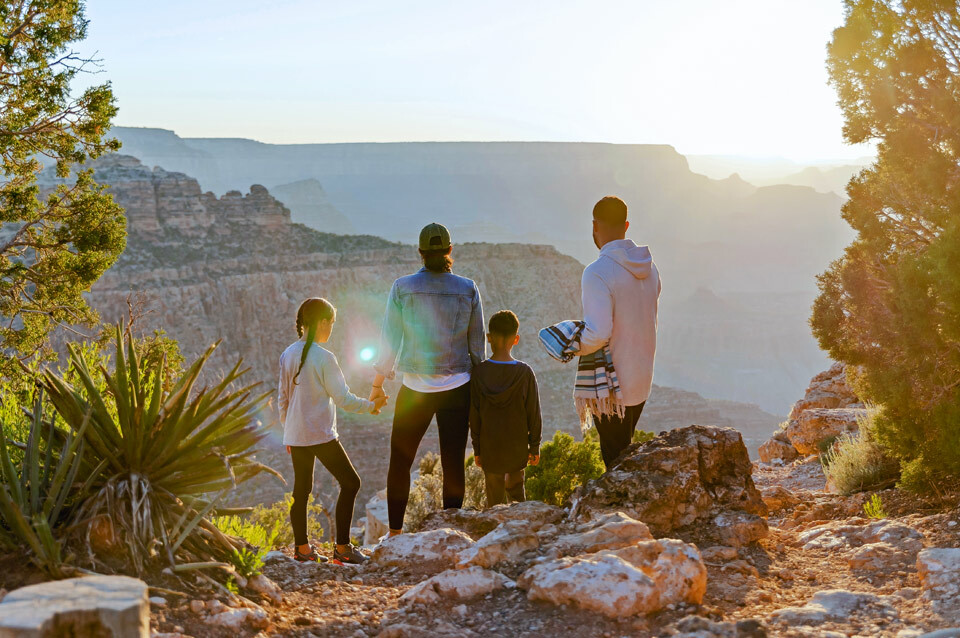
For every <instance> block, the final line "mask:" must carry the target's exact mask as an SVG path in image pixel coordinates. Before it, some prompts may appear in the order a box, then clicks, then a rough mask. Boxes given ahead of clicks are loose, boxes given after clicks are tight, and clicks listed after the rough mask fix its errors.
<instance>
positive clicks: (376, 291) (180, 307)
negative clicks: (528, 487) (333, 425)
mask: <svg viewBox="0 0 960 638" xmlns="http://www.w3.org/2000/svg"><path fill="white" fill-rule="evenodd" d="M95 172H96V178H97V180H98V181H99V182H100V183H103V184H108V185H109V187H110V192H111V193H112V194H113V196H114V198H115V199H116V200H117V202H118V203H120V204H121V205H122V206H123V207H124V208H125V209H126V211H127V216H128V221H129V225H128V231H129V236H128V242H127V250H126V252H125V253H124V254H123V256H122V257H121V258H120V260H119V261H118V263H117V264H116V265H115V266H114V267H113V268H112V269H111V270H110V271H108V272H107V273H106V274H105V275H104V277H103V278H102V279H101V280H100V281H99V282H98V283H97V284H96V286H95V287H94V288H93V290H92V292H91V294H90V299H91V303H92V304H93V305H94V307H96V308H97V309H98V310H99V311H100V312H101V314H102V316H103V318H104V319H105V320H108V321H112V320H116V319H119V318H120V317H122V316H123V314H124V313H125V312H126V310H127V299H128V298H129V297H130V296H131V295H132V294H135V295H137V296H138V297H139V298H140V300H141V301H142V303H143V309H144V310H145V311H146V315H145V316H144V318H143V319H142V320H141V321H142V323H141V329H142V330H149V329H152V328H154V327H156V328H159V327H162V328H163V329H165V330H166V331H167V333H168V334H170V335H171V336H172V337H174V338H176V339H177V340H178V341H179V342H180V345H181V348H182V349H183V351H184V352H185V354H187V355H188V357H189V356H195V355H197V354H199V353H200V352H202V351H203V350H204V349H205V348H206V347H207V346H208V345H209V344H211V343H213V342H215V341H217V340H222V345H221V347H220V349H219V352H218V354H217V356H216V358H215V360H214V363H215V365H216V366H224V365H226V364H227V363H232V362H233V361H235V360H236V359H237V358H238V357H243V359H244V361H245V364H246V365H248V366H250V367H251V376H252V378H255V379H256V380H259V381H263V382H265V383H267V384H269V385H272V384H273V383H274V381H275V373H276V371H275V368H276V362H277V358H278V357H279V354H280V352H282V350H283V349H284V348H285V347H286V346H287V345H288V344H289V343H290V342H292V341H293V340H295V339H296V332H295V329H294V318H295V315H296V310H297V307H298V305H299V304H300V302H301V301H302V300H303V299H305V298H307V297H311V296H323V297H326V298H328V299H330V300H331V301H332V302H333V303H334V304H335V305H336V306H337V307H338V309H339V317H338V323H337V326H336V328H335V330H334V334H333V339H332V341H331V344H330V348H331V350H333V351H334V352H336V353H337V355H338V357H339V359H340V362H341V365H342V366H343V368H344V371H345V373H346V374H347V377H348V380H349V381H350V382H351V383H353V384H355V386H356V389H357V390H358V391H363V389H364V388H365V384H368V383H369V380H370V377H371V375H372V370H371V366H370V362H368V361H363V360H362V359H361V356H360V353H361V351H362V350H364V349H365V348H374V349H375V348H376V347H377V345H378V340H379V327H380V321H381V318H382V314H383V308H384V303H385V300H386V295H387V292H388V291H389V288H390V285H391V284H392V282H393V280H394V279H395V278H396V277H399V276H401V275H404V274H408V273H410V272H413V271H415V270H417V269H418V268H419V267H420V264H419V258H418V255H417V253H416V250H415V248H414V247H412V246H407V245H402V244H397V243H394V242H389V241H386V240H383V239H380V238H378V237H373V236H369V235H333V234H329V233H322V232H318V231H316V230H313V229H311V228H308V227H306V226H302V225H300V224H296V223H292V222H291V221H290V213H289V211H288V210H287V209H286V207H285V206H284V205H283V204H281V203H280V202H278V201H277V200H276V199H275V198H274V197H273V196H272V195H271V194H270V193H268V192H267V190H266V189H265V188H263V187H262V186H257V185H254V186H251V188H250V192H249V193H247V194H241V193H239V192H235V191H234V192H228V193H226V194H224V195H223V196H221V197H219V198H218V197H216V196H215V195H213V194H212V193H205V192H203V191H202V189H201V188H200V186H199V184H198V183H197V181H196V180H195V179H193V178H191V177H189V176H187V175H184V174H183V173H176V172H170V171H166V170H164V169H162V168H149V167H147V166H144V165H143V164H142V163H141V162H139V160H137V159H135V158H133V157H129V156H123V155H112V156H110V157H106V158H103V159H101V160H99V161H98V162H97V163H96V164H95ZM55 181H56V180H53V179H49V178H48V181H47V184H48V185H52V183H53V182H55ZM414 230H415V229H414ZM454 257H455V258H456V265H455V270H456V271H457V272H458V273H460V274H463V275H465V276H467V277H470V278H472V279H474V280H475V281H476V282H477V285H478V287H479V288H480V293H481V295H482V298H483V302H484V311H485V314H486V315H487V316H489V314H490V313H492V312H494V311H496V310H500V309H502V308H510V309H512V310H514V311H515V312H516V313H517V314H518V315H519V317H520V320H521V342H520V345H519V346H518V348H517V349H516V351H515V354H516V355H517V356H518V357H519V358H521V359H523V360H526V361H528V362H530V363H531V364H532V365H533V366H534V368H535V369H536V371H537V373H538V375H539V377H540V380H541V394H542V396H543V403H544V413H545V415H546V417H547V419H548V429H549V428H554V427H558V428H561V429H567V430H569V431H576V430H577V420H576V415H575V413H574V411H573V408H572V402H571V401H570V388H571V387H572V375H573V374H574V372H575V371H574V369H573V368H572V367H571V366H562V365H561V364H558V363H557V362H555V361H553V360H552V359H550V358H549V357H548V356H547V355H546V354H545V353H544V352H543V351H542V349H541V348H540V347H539V345H538V344H537V337H536V332H537V330H538V329H539V328H541V327H543V326H545V325H548V324H550V323H553V322H555V321H558V320H560V319H568V318H574V317H577V316H578V315H579V314H580V299H579V295H580V286H579V284H580V274H581V271H582V268H583V266H582V264H580V263H579V262H577V261H576V260H575V259H573V258H571V257H567V256H565V255H563V254H561V253H559V252H558V251H557V250H556V249H554V248H553V247H549V246H538V245H529V244H463V245H457V246H456V248H455V253H454ZM691 421H698V422H708V423H717V424H720V425H737V426H740V427H742V426H743V425H745V424H750V425H753V426H755V427H758V428H760V429H764V428H765V429H766V431H769V430H770V429H772V428H773V426H774V425H775V424H776V423H777V422H778V419H777V417H774V416H772V415H769V414H766V413H764V412H763V411H761V410H759V409H758V408H756V407H755V406H749V405H745V404H737V403H732V402H731V403H727V402H718V401H708V400H706V399H704V398H703V397H701V396H699V395H696V394H694V393H688V392H683V391H680V390H674V389H672V388H661V387H658V388H657V389H656V391H655V396H654V397H653V398H652V399H651V401H650V404H649V405H648V409H647V413H646V414H645V415H644V419H643V422H642V424H641V426H642V427H646V428H647V429H652V430H663V429H669V428H671V427H676V426H679V425H683V424H685V423H689V422H691ZM748 429H750V428H748Z"/></svg>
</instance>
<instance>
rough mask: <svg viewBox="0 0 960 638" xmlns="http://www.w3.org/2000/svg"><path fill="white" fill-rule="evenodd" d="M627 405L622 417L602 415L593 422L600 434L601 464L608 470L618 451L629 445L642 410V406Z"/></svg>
mask: <svg viewBox="0 0 960 638" xmlns="http://www.w3.org/2000/svg"><path fill="white" fill-rule="evenodd" d="M644 405H646V401H644V402H643V403H641V404H640V405H630V406H627V409H626V412H625V413H624V415H623V418H622V419H621V418H620V417H616V416H615V417H609V416H602V417H600V418H599V419H596V420H595V421H594V422H595V423H596V424H597V434H599V435H600V454H601V455H602V456H603V465H604V466H605V467H606V468H607V469H608V470H609V469H610V468H611V467H612V466H613V462H614V461H616V460H617V457H618V456H620V453H621V452H623V450H624V449H625V448H626V447H627V446H628V445H630V441H632V440H633V433H634V432H635V431H636V430H637V421H639V420H640V414H641V413H642V412H643V406H644Z"/></svg>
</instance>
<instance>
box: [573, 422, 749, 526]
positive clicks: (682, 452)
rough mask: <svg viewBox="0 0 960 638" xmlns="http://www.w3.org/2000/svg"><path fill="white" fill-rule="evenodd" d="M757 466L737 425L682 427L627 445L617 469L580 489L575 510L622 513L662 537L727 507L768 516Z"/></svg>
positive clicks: (709, 518)
mask: <svg viewBox="0 0 960 638" xmlns="http://www.w3.org/2000/svg"><path fill="white" fill-rule="evenodd" d="M752 470H753V467H752V465H751V463H750V457H749V456H748V454H747V448H746V446H744V444H743V439H742V438H741V436H740V433H739V432H737V431H736V430H734V429H733V428H720V427H715V426H704V425H691V426H688V427H685V428H678V429H676V430H671V431H669V432H663V433H661V434H660V435H659V436H657V437H656V438H654V439H652V440H650V441H647V442H645V443H639V444H634V445H633V446H631V447H630V448H627V450H626V451H625V452H624V453H623V455H621V457H620V461H619V463H617V464H616V465H615V466H614V467H613V468H611V469H610V470H609V471H608V472H606V473H604V474H603V475H602V476H600V478H598V479H595V480H592V481H588V482H587V483H586V484H585V485H583V486H581V487H580V488H578V490H577V492H576V493H575V494H574V497H573V499H574V502H575V503H576V506H575V513H576V515H577V516H578V517H579V518H581V519H591V518H594V517H597V516H600V515H603V514H606V513H609V512H611V511H622V512H624V513H625V514H627V515H628V516H630V517H632V518H634V519H636V520H639V521H643V522H644V523H645V524H646V525H647V526H648V527H649V528H650V531H651V532H652V533H653V535H654V536H658V537H660V536H665V535H668V534H669V533H670V532H671V531H673V530H675V529H678V528H681V527H685V526H687V525H691V524H693V523H695V522H698V521H712V520H713V519H714V517H716V516H717V515H718V514H720V513H721V512H724V511H734V510H740V511H743V512H746V513H748V514H755V515H758V516H763V515H766V513H767V508H766V506H765V505H764V504H763V499H762V498H761V496H760V492H759V491H758V490H757V488H756V487H755V486H754V484H753V479H752Z"/></svg>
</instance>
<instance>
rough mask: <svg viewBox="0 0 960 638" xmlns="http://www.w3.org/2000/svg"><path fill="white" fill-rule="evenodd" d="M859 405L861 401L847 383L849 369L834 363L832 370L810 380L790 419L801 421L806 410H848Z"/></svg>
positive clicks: (792, 410)
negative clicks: (847, 408)
mask: <svg viewBox="0 0 960 638" xmlns="http://www.w3.org/2000/svg"><path fill="white" fill-rule="evenodd" d="M859 404H860V399H858V398H857V396H856V395H855V394H854V393H853V388H851V387H850V385H849V384H848V383H847V367H846V366H845V365H844V364H842V363H834V364H833V365H832V366H830V369H828V370H824V371H823V372H821V373H820V374H818V375H817V376H815V377H813V378H812V379H810V385H809V386H808V387H807V391H806V393H804V395H803V398H802V399H800V400H799V401H797V402H796V403H794V404H793V408H792V409H791V410H790V416H789V419H790V420H791V421H795V420H797V419H799V418H800V415H801V414H803V413H804V412H805V411H806V410H813V409H818V408H820V409H834V408H846V407H850V406H853V405H859Z"/></svg>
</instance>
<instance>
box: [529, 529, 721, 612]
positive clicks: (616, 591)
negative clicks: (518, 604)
mask: <svg viewBox="0 0 960 638" xmlns="http://www.w3.org/2000/svg"><path fill="white" fill-rule="evenodd" d="M518 585H519V586H520V587H523V588H525V589H526V590H527V595H528V596H529V598H530V599H531V600H545V601H548V602H552V603H554V604H555V605H575V606H577V607H580V608H582V609H590V610H593V611H598V612H600V613H602V614H606V615H607V616H633V615H635V614H646V613H651V612H654V611H657V610H659V609H663V608H664V607H666V606H667V605H671V604H676V603H680V602H688V603H692V604H699V603H700V601H701V600H702V599H703V595H704V593H705V592H706V590H707V569H706V567H705V566H704V565H703V561H702V560H700V554H699V552H698V551H697V548H696V547H694V546H693V545H689V544H687V543H684V542H682V541H678V540H672V539H664V540H660V541H656V540H649V541H641V542H639V543H636V544H635V545H632V546H630V547H625V548H622V549H618V550H611V551H602V552H597V553H593V554H584V555H581V556H575V557H570V558H560V559H557V560H554V561H549V562H546V563H542V564H540V565H536V566H534V567H532V568H530V569H529V570H528V571H526V572H525V573H524V574H523V575H522V576H521V577H520V580H519V581H518Z"/></svg>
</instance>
